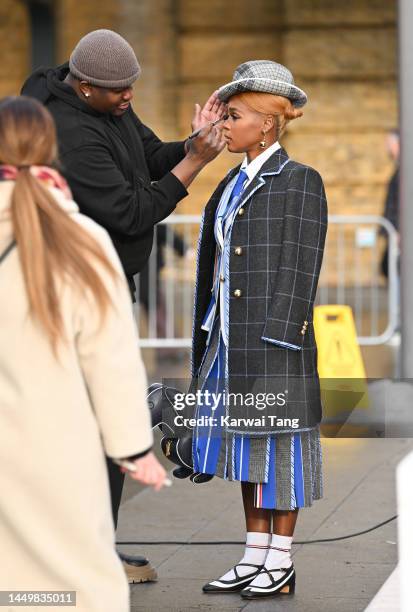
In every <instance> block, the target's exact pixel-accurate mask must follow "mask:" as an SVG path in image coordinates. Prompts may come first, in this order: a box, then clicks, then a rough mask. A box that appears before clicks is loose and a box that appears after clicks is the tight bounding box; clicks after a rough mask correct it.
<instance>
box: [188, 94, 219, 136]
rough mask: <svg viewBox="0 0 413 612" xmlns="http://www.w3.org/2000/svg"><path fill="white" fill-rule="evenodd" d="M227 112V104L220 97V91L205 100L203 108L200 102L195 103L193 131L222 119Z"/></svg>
mask: <svg viewBox="0 0 413 612" xmlns="http://www.w3.org/2000/svg"><path fill="white" fill-rule="evenodd" d="M226 112H227V105H226V104H224V103H223V102H221V101H220V100H219V98H218V91H214V93H213V94H212V95H211V96H210V97H209V98H208V100H207V101H206V102H205V104H204V107H203V108H201V106H200V105H199V104H195V111H194V116H193V118H192V123H191V127H192V131H193V132H195V130H198V129H199V128H202V127H204V126H206V125H208V124H209V123H212V122H213V121H217V119H221V118H222V117H223V116H224V115H225V114H226Z"/></svg>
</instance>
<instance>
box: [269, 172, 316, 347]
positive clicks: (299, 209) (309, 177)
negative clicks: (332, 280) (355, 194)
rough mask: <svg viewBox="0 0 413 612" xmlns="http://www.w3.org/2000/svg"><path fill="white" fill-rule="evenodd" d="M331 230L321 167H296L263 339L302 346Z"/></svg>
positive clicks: (287, 204)
mask: <svg viewBox="0 0 413 612" xmlns="http://www.w3.org/2000/svg"><path fill="white" fill-rule="evenodd" d="M326 233H327V200H326V197H325V191H324V185H323V181H322V179H321V176H320V175H319V174H318V172H316V171H315V170H313V169H312V168H309V167H306V166H304V167H303V166H301V167H299V168H298V169H297V170H295V171H294V172H293V173H292V175H291V178H290V183H289V186H288V189H287V193H286V202H285V211H284V222H283V236H282V244H281V255H280V263H279V268H278V271H277V274H276V276H275V287H274V291H273V295H272V298H271V303H270V307H269V310H268V315H267V320H266V323H265V326H264V330H263V334H262V340H265V341H267V342H273V343H275V344H279V345H280V346H285V347H286V348H290V349H293V350H294V349H295V350H299V349H301V348H302V346H303V344H304V339H305V330H306V327H305V321H307V322H308V324H310V321H309V318H310V315H311V313H312V308H313V304H314V299H315V294H316V291H317V284H318V278H319V275H320V268H321V263H322V259H323V251H324V243H325V238H326ZM302 331H304V333H302Z"/></svg>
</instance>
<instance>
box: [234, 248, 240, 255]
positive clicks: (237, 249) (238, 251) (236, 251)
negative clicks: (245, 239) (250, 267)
mask: <svg viewBox="0 0 413 612" xmlns="http://www.w3.org/2000/svg"><path fill="white" fill-rule="evenodd" d="M235 255H242V249H241V247H235Z"/></svg>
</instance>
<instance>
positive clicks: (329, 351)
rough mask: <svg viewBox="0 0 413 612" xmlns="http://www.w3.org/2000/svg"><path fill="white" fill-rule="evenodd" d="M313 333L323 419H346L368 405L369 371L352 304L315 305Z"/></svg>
mask: <svg viewBox="0 0 413 612" xmlns="http://www.w3.org/2000/svg"><path fill="white" fill-rule="evenodd" d="M314 332H315V337H316V342H317V353H318V363H317V367H318V374H319V377H320V387H321V397H322V403H323V418H327V420H328V417H332V416H334V417H338V415H340V420H343V419H344V420H346V418H347V417H348V415H349V414H350V413H351V411H352V410H353V409H355V408H357V409H358V408H368V407H369V399H368V390H367V382H366V370H365V368H364V363H363V358H362V355H361V351H360V347H359V345H358V343H357V333H356V326H355V324H354V319H353V312H352V310H351V308H350V306H342V305H335V304H333V305H330V304H329V305H326V306H316V307H315V308H314ZM342 422H344V421H342Z"/></svg>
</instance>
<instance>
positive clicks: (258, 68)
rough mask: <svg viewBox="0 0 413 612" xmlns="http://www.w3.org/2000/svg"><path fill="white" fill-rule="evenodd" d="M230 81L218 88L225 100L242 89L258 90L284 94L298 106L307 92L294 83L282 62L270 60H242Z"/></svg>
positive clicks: (304, 100) (305, 97)
mask: <svg viewBox="0 0 413 612" xmlns="http://www.w3.org/2000/svg"><path fill="white" fill-rule="evenodd" d="M232 79H233V80H232V81H231V83H227V84H226V85H223V86H222V87H220V88H219V89H218V97H219V99H220V100H221V101H222V102H227V100H228V99H229V98H230V97H231V96H235V95H236V94H238V93H241V92H243V91H258V92H262V93H271V94H276V95H278V96H284V97H285V98H288V99H289V100H291V102H292V103H293V106H295V107H296V108H299V107H300V106H304V104H305V103H306V102H307V94H306V93H305V92H304V91H303V90H302V89H300V88H299V87H297V86H296V85H294V78H293V75H292V74H291V72H290V71H289V70H288V68H286V67H285V66H283V65H282V64H277V62H272V61H271V60H254V61H251V62H244V63H243V64H240V65H239V66H238V68H236V70H235V72H234V76H233V77H232Z"/></svg>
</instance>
